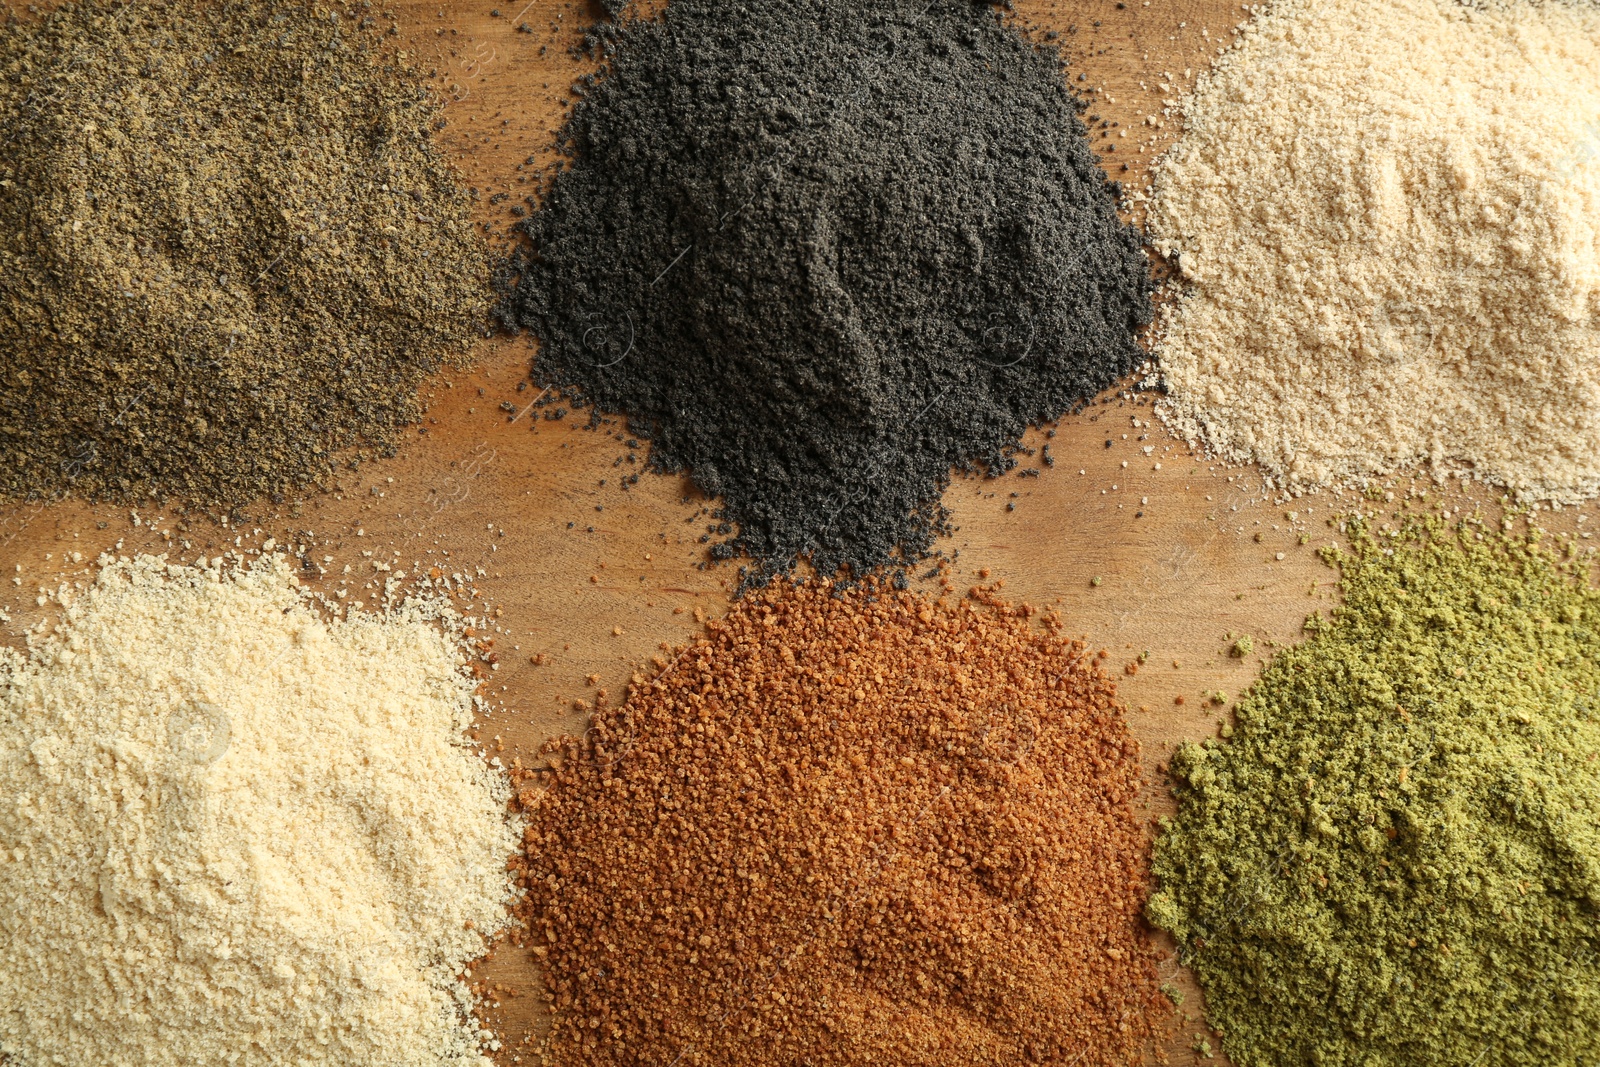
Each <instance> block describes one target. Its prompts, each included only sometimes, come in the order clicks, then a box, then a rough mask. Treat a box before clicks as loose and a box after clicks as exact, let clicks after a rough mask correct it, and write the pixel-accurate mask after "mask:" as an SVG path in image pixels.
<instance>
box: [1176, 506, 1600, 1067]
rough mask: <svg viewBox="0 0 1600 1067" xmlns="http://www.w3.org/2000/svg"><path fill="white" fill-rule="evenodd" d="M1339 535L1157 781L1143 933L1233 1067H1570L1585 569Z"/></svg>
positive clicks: (1390, 533) (1582, 1037)
mask: <svg viewBox="0 0 1600 1067" xmlns="http://www.w3.org/2000/svg"><path fill="white" fill-rule="evenodd" d="M1352 533H1353V535H1354V536H1353V548H1352V550H1351V552H1350V553H1348V554H1344V555H1339V554H1333V555H1332V557H1331V558H1333V559H1334V561H1335V562H1336V563H1338V565H1339V566H1340V567H1341V568H1342V571H1343V576H1342V588H1343V592H1344V598H1345V599H1344V605H1343V606H1342V607H1341V608H1339V609H1338V610H1337V611H1336V612H1335V613H1334V614H1333V616H1332V618H1331V619H1326V620H1320V621H1318V620H1316V619H1314V620H1313V624H1312V625H1311V626H1310V629H1311V635H1312V636H1311V637H1310V639H1309V640H1307V641H1306V642H1305V643H1304V644H1302V645H1300V646H1299V647H1297V648H1292V649H1289V650H1286V651H1284V652H1281V653H1279V654H1278V656H1277V657H1276V658H1275V659H1274V660H1273V661H1272V663H1271V664H1270V666H1268V668H1267V669H1266V671H1265V673H1264V674H1263V675H1262V677H1261V679H1260V680H1259V681H1258V682H1257V683H1256V685H1255V687H1254V688H1253V689H1252V690H1251V692H1250V693H1249V694H1247V696H1246V697H1245V699H1243V700H1242V701H1241V702H1240V704H1239V706H1238V708H1237V724H1236V726H1235V727H1234V732H1233V736H1232V740H1231V742H1229V743H1225V744H1219V743H1217V742H1215V741H1212V742H1207V743H1205V744H1203V745H1186V746H1184V747H1183V748H1182V749H1181V750H1180V751H1179V752H1178V753H1177V754H1176V755H1175V756H1174V758H1173V760H1172V775H1173V778H1174V781H1175V787H1176V790H1177V794H1178V800H1179V811H1178V815H1177V817H1176V819H1175V820H1174V821H1173V822H1172V823H1171V825H1170V826H1169V828H1168V829H1167V831H1166V833H1165V834H1164V835H1163V836H1162V837H1161V839H1160V841H1159V844H1158V848H1157V854H1156V860H1155V870H1156V874H1157V876H1158V878H1159V883H1160V892H1159V893H1158V894H1157V895H1156V897H1155V898H1154V899H1153V900H1152V902H1151V905H1150V916H1151V918H1152V919H1153V920H1154V921H1155V922H1156V923H1157V924H1158V925H1160V926H1163V927H1165V928H1166V929H1168V930H1170V931H1171V932H1172V933H1173V934H1174V935H1175V936H1176V937H1177V939H1178V941H1179V944H1180V947H1181V949H1182V954H1183V958H1184V959H1185V960H1186V962H1188V963H1189V964H1190V965H1191V966H1192V967H1193V968H1194V969H1195V971H1196V972H1197V973H1198V975H1199V978H1200V984H1201V986H1202V987H1203V989H1204V990H1205V994H1206V1008H1207V1012H1208V1014H1209V1016H1210V1021H1211V1023H1212V1025H1213V1026H1215V1027H1216V1028H1217V1029H1218V1030H1219V1031H1221V1032H1222V1033H1223V1034H1224V1035H1225V1036H1224V1038H1223V1043H1224V1046H1225V1048H1226V1050H1227V1052H1228V1055H1229V1056H1230V1057H1231V1058H1232V1060H1233V1062H1234V1063H1235V1064H1237V1065H1238V1067H1283V1065H1285V1064H1318V1065H1321V1067H1438V1065H1440V1064H1461V1065H1467V1064H1482V1065H1485V1067H1487V1065H1494V1067H1580V1065H1587V1064H1592V1063H1595V1062H1596V1061H1597V1058H1600V954H1597V953H1600V638H1597V636H1596V635H1597V634H1600V593H1597V592H1596V591H1595V590H1594V589H1593V588H1592V587H1590V585H1589V584H1588V581H1587V574H1588V563H1587V561H1582V562H1579V563H1577V564H1569V565H1565V566H1558V565H1557V564H1556V563H1555V561H1554V559H1553V558H1552V557H1549V556H1547V555H1544V554H1542V553H1541V552H1540V551H1539V550H1537V549H1536V548H1535V547H1534V546H1533V544H1531V543H1530V541H1529V540H1528V539H1526V538H1519V539H1511V538H1509V537H1506V538H1502V537H1501V535H1499V534H1490V533H1488V532H1486V531H1484V530H1483V529H1482V528H1480V527H1477V526H1476V525H1474V524H1470V523H1469V524H1466V525H1464V526H1463V527H1462V528H1461V530H1460V531H1459V533H1458V532H1457V531H1453V530H1449V529H1446V528H1445V527H1444V525H1443V524H1442V523H1440V522H1438V521H1437V520H1434V522H1433V523H1432V524H1431V525H1430V524H1428V523H1424V522H1421V521H1419V520H1411V521H1407V522H1404V523H1402V524H1401V526H1400V527H1399V528H1398V529H1397V528H1394V527H1385V528H1383V529H1380V530H1376V531H1374V530H1371V529H1370V528H1369V527H1368V526H1366V525H1365V524H1360V525H1356V526H1354V527H1353V528H1352ZM1391 553H1392V554H1391ZM1569 558H1570V557H1569Z"/></svg>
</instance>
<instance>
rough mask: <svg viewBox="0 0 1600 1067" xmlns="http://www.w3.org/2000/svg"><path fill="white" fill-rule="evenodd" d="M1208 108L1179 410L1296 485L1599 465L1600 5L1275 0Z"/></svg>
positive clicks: (1575, 476)
mask: <svg viewBox="0 0 1600 1067" xmlns="http://www.w3.org/2000/svg"><path fill="white" fill-rule="evenodd" d="M1185 117H1186V131H1185V133H1184V135H1183V137H1182V138H1181V140H1180V141H1179V142H1178V144H1177V145H1176V146H1175V147H1174V148H1173V149H1172V150H1171V152H1170V153H1169V154H1168V155H1167V156H1166V157H1165V158H1164V159H1163V160H1162V161H1161V162H1160V163H1159V164H1158V166H1157V169H1156V173H1155V180H1154V189H1153V202H1152V206H1151V212H1150V216H1149V225H1150V229H1151V233H1152V236H1153V239H1154V241H1155V243H1156V245H1157V247H1158V248H1159V249H1160V250H1161V251H1162V252H1164V253H1168V254H1176V255H1178V256H1179V257H1180V260H1179V263H1180V267H1181V271H1182V274H1183V278H1184V279H1185V282H1184V286H1183V287H1184V292H1183V295H1182V297H1181V300H1180V301H1179V302H1178V303H1177V305H1176V306H1175V307H1174V308H1173V309H1171V310H1170V312H1169V314H1168V316H1167V318H1166V321H1165V323H1164V326H1163V333H1162V336H1161V338H1160V341H1159V360H1160V371H1159V377H1160V379H1161V380H1162V382H1163V383H1164V384H1165V386H1166V388H1167V389H1168V390H1169V391H1170V399H1169V400H1168V401H1167V402H1166V404H1165V405H1164V407H1163V413H1164V415H1165V417H1166V418H1167V420H1168V422H1169V424H1171V425H1172V426H1173V427H1174V429H1175V430H1177V431H1178V432H1179V433H1180V434H1181V435H1183V436H1184V437H1186V438H1187V439H1189V440H1190V441H1192V442H1196V443H1199V444H1201V445H1203V446H1204V447H1205V448H1207V449H1208V450H1210V451H1212V452H1213V453H1215V454H1220V455H1221V456H1222V457H1224V458H1226V459H1230V460H1235V461H1255V462H1258V463H1260V464H1261V465H1262V466H1263V467H1264V468H1265V469H1266V471H1267V472H1268V473H1269V475H1271V476H1272V477H1273V478H1274V479H1276V480H1277V481H1278V482H1280V483H1287V484H1290V485H1298V486H1308V485H1317V484H1324V483H1330V482H1345V481H1359V480H1361V479H1362V478H1364V477H1365V476H1367V475H1371V474H1384V473H1388V472H1390V471H1393V470H1395V469H1398V468H1404V467H1412V466H1419V465H1425V464H1426V465H1431V466H1432V468H1433V469H1434V471H1435V472H1436V473H1470V474H1472V475H1473V476H1475V477H1479V478H1482V479H1485V480H1488V481H1492V482H1495V483H1497V484H1501V485H1504V486H1507V487H1510V488H1511V489H1513V490H1515V491H1516V492H1517V493H1518V494H1519V495H1521V496H1523V497H1525V498H1536V499H1537V498H1547V499H1554V500H1561V501H1572V500H1577V499H1580V498H1583V497H1586V496H1590V495H1593V494H1595V492H1596V491H1597V490H1600V7H1597V6H1596V5H1594V4H1592V3H1562V2H1549V3H1533V2H1512V3H1499V2H1496V3H1479V4H1477V5H1474V6H1472V7H1468V6H1465V5H1463V4H1460V3H1457V2H1455V0H1286V2H1281V3H1274V4H1270V5H1268V6H1267V7H1266V9H1265V11H1264V13H1262V14H1260V15H1259V16H1258V17H1257V18H1256V19H1255V20H1254V21H1253V22H1252V24H1251V26H1250V27H1249V28H1248V29H1247V31H1246V32H1245V34H1244V35H1243V37H1242V38H1241V40H1240V42H1239V43H1238V44H1237V45H1235V46H1234V47H1233V48H1232V49H1231V50H1230V51H1229V52H1228V53H1227V54H1226V55H1225V56H1224V57H1222V58H1221V59H1220V60H1219V63H1218V66H1217V68H1216V69H1215V70H1214V71H1213V72H1212V73H1211V74H1210V75H1209V76H1207V77H1205V78H1203V79H1202V80H1201V83H1200V85H1199V87H1198V89H1197V91H1196V94H1195V96H1194V97H1193V98H1192V100H1190V101H1189V103H1188V104H1187V106H1186V109H1185Z"/></svg>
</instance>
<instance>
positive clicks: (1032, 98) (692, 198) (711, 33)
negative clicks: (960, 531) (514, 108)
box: [499, 0, 1151, 578]
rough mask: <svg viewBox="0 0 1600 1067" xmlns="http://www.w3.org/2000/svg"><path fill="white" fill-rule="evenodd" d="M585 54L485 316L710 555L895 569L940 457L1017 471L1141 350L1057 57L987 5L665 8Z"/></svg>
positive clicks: (927, 517)
mask: <svg viewBox="0 0 1600 1067" xmlns="http://www.w3.org/2000/svg"><path fill="white" fill-rule="evenodd" d="M591 41H592V42H593V43H594V45H595V46H596V47H597V49H598V50H599V51H600V52H601V53H602V55H603V57H604V67H603V69H602V70H601V71H600V73H599V74H598V75H597V76H596V77H595V78H594V79H593V80H591V81H588V82H586V83H584V84H583V85H582V86H581V89H582V92H583V99H582V100H580V101H579V102H578V103H577V104H576V105H575V106H574V108H573V113H572V117H571V119H570V120H569V122H568V123H567V125H566V126H565V128H564V129H563V131H562V147H563V150H564V151H565V152H566V153H567V154H568V155H569V156H570V157H571V159H570V166H568V167H566V168H564V169H563V170H562V171H561V172H560V173H559V174H557V175H556V176H555V178H554V179H553V180H552V182H551V184H550V186H549V189H548V191H547V193H546V195H545V197H544V201H543V206H542V209H541V210H540V211H538V212H536V213H535V214H534V215H532V216H531V217H530V218H528V219H527V220H526V221H525V222H524V223H523V224H522V229H523V230H524V231H525V233H526V235H527V237H528V238H529V246H528V248H527V249H526V250H525V251H523V252H522V253H520V254H519V256H518V257H517V258H516V259H515V260H514V261H513V262H512V263H511V264H509V265H508V266H507V268H506V270H505V271H504V273H503V276H502V278H501V288H502V303H501V306H500V312H499V313H500V315H501V317H502V318H503V320H504V321H505V322H506V323H507V324H509V325H511V326H513V327H521V328H526V329H527V330H529V331H530V332H531V333H532V334H533V335H534V337H536V338H537V339H538V341H539V342H540V351H539V354H538V357H537V359H536V361H535V365H534V375H535V378H536V379H537V380H538V381H539V383H540V384H541V385H550V386H554V387H556V388H557V389H558V390H559V391H560V392H561V393H562V394H563V395H565V396H567V397H570V398H578V399H581V400H583V401H585V402H588V403H590V404H592V405H593V406H594V408H595V409H597V411H603V412H614V413H622V414H625V415H626V416H627V417H628V419H629V422H630V429H631V430H632V431H633V432H634V433H637V434H640V435H642V436H646V437H648V438H650V439H651V442H652V450H651V455H650V459H651V463H652V465H653V466H654V467H655V468H656V469H659V470H662V471H677V470H685V469H686V470H687V471H688V472H689V474H690V476H691V477H692V478H693V480H694V481H695V482H696V483H697V484H698V485H699V486H700V487H701V488H702V489H703V490H705V491H706V492H707V493H708V494H711V495H713V496H717V495H720V496H721V497H722V498H723V512H722V516H723V518H724V519H725V520H726V522H727V524H728V526H725V527H724V529H729V530H731V528H732V527H733V526H735V525H736V526H737V532H736V534H735V536H733V537H732V538H730V539H729V540H727V541H725V542H723V543H721V544H718V545H716V546H714V549H713V554H714V555H715V556H716V557H717V558H729V557H733V556H736V555H739V554H741V553H747V554H748V555H750V556H751V557H753V558H754V560H755V562H756V564H757V566H756V567H755V568H754V572H753V576H754V577H756V578H760V577H765V576H767V575H770V574H772V573H776V572H781V571H784V570H786V569H787V568H788V567H789V566H790V565H791V564H792V563H793V562H794V561H795V560H796V559H797V558H800V557H808V558H810V559H811V561H812V562H813V563H814V564H815V565H816V567H817V568H818V569H819V570H820V571H822V572H824V573H833V572H834V571H836V570H837V569H838V568H840V567H849V568H852V569H854V570H856V571H858V572H859V571H864V570H866V569H868V568H871V567H875V566H878V565H883V564H895V563H902V564H903V563H905V562H908V561H910V560H912V559H914V558H915V557H916V556H918V555H919V554H921V553H922V552H924V551H925V550H927V549H928V548H929V546H930V545H931V543H932V541H933V539H934V538H935V537H936V536H937V535H938V534H939V533H940V532H941V531H942V530H943V529H944V528H945V513H944V510H943V508H942V506H941V504H940V501H939V497H940V494H941V492H942V490H943V488H944V487H945V485H946V484H947V483H948V480H949V477H950V472H951V469H952V468H954V469H957V470H961V471H970V470H976V469H986V470H987V471H989V472H990V473H1000V472H1003V471H1005V470H1007V469H1009V468H1010V467H1011V466H1012V465H1013V463H1014V453H1015V451H1016V449H1017V448H1018V440H1019V437H1020V435H1021V434H1022V433H1023V431H1024V430H1025V429H1026V428H1027V427H1028V426H1029V425H1030V424H1037V423H1041V422H1046V421H1050V420H1053V419H1056V418H1058V417H1060V416H1061V415H1063V414H1064V413H1066V412H1068V411H1070V410H1071V409H1072V408H1073V407H1074V406H1075V405H1077V404H1079V403H1080V402H1082V401H1083V400H1085V399H1087V398H1089V397H1092V396H1093V395H1094V394H1095V393H1097V392H1099V391H1100V390H1102V389H1104V388H1105V387H1106V386H1107V385H1108V384H1110V383H1111V382H1113V381H1114V380H1115V379H1117V378H1118V377H1120V376H1121V375H1124V374H1126V373H1127V372H1129V371H1130V370H1131V369H1132V368H1133V366H1134V364H1135V362H1136V361H1137V360H1138V359H1139V358H1140V349H1139V348H1138V346H1137V344H1136V341H1135V332H1136V330H1137V329H1138V328H1139V327H1140V326H1142V325H1143V324H1145V323H1146V322H1148V321H1149V319H1150V315H1151V311H1150V302H1149V297H1150V288H1151V286H1150V281H1149V279H1148V267H1147V263H1146V260H1145V257H1144V255H1143V254H1142V252H1141V251H1140V242H1139V240H1138V238H1137V237H1136V236H1135V234H1134V232H1133V230H1132V229H1131V228H1129V227H1128V226H1126V225H1124V224H1123V223H1121V222H1120V221H1119V220H1118V218H1117V215H1116V212H1115V205H1114V192H1115V189H1114V187H1112V186H1111V185H1110V184H1109V183H1108V182H1107V181H1106V178H1105V175H1104V174H1103V172H1101V171H1100V169H1099V168H1098V166H1097V164H1096V162H1095V159H1094V157H1093V155H1092V153H1091V152H1090V149H1089V144H1088V141H1087V135H1086V131H1085V129H1084V127H1083V125H1082V123H1081V122H1080V120H1079V118H1078V104H1077V102H1076V100H1075V98H1074V97H1073V95H1072V94H1071V92H1070V91H1069V89H1068V88H1067V85H1066V82H1065V78H1064V74H1063V68H1062V63H1061V60H1060V58H1059V56H1058V54H1057V53H1056V52H1055V51H1054V50H1053V49H1048V48H1041V47H1038V46H1036V45H1034V44H1033V43H1030V42H1029V41H1028V40H1027V39H1026V38H1025V37H1024V36H1023V35H1022V34H1021V33H1019V32H1018V31H1017V30H1015V29H1013V28H1011V27H1009V26H1008V25H1006V24H1005V23H1004V22H1002V20H1001V14H1000V12H999V11H998V10H997V9H996V8H995V7H993V6H991V5H989V4H984V3H977V2H973V0H933V2H932V3H930V2H929V0H770V2H762V3H748V4H746V3H733V4H730V3H727V2H726V0H672V2H671V3H670V4H669V5H668V6H667V8H666V10H665V12H664V14H662V15H661V16H659V17H657V18H654V19H649V20H646V19H639V18H627V17H624V18H622V19H621V20H620V21H617V22H612V23H606V24H603V25H601V26H598V27H596V28H595V30H594V32H593V34H592V35H591ZM751 576H752V575H751V574H747V578H749V577H751Z"/></svg>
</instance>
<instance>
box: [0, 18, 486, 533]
mask: <svg viewBox="0 0 1600 1067" xmlns="http://www.w3.org/2000/svg"><path fill="white" fill-rule="evenodd" d="M195 7H196V5H188V4H165V3H156V2H151V0H138V2H134V3H110V2H105V0H95V2H91V3H83V4H75V5H67V6H64V7H62V8H60V9H59V10H57V11H56V12H54V13H53V14H50V15H48V16H45V17H43V18H39V19H32V20H25V21H18V20H13V21H10V22H6V23H4V24H3V25H0V493H5V494H8V495H11V496H14V497H30V498H32V497H43V498H52V497H58V496H61V495H63V494H65V493H68V492H75V493H78V494H81V495H83V496H87V497H90V498H100V499H112V500H120V501H133V500H137V499H140V498H143V497H147V496H150V495H158V496H161V497H164V498H169V497H170V498H175V499H177V500H179V501H184V502H192V503H196V504H203V505H219V504H220V505H226V504H233V503H238V502H242V501H245V500H249V499H253V498H257V497H260V496H263V495H269V494H272V495H276V494H282V493H286V492H287V493H293V492H295V491H297V490H300V489H303V488H309V487H313V486H315V485H317V484H319V483H323V482H325V481H326V480H327V479H328V477H329V475H330V473H331V472H332V470H333V469H334V468H335V465H336V464H337V463H339V462H340V461H342V460H344V459H346V458H352V457H354V456H357V455H360V454H362V453H367V452H373V451H376V452H382V451H385V450H388V449H389V448H390V447H391V446H392V444H393V442H394V440H395V437H396V434H397V433H398V431H399V430H400V429H401V428H402V427H403V426H405V425H406V424H407V423H409V422H411V421H413V420H414V419H415V418H416V417H417V415H418V414H419V410H418V402H417V398H416V390H417V385H418V383H419V382H420V381H421V379H422V378H423V377H424V376H425V375H426V374H427V373H429V372H430V371H432V370H434V369H436V368H437V367H438V366H439V365H440V362H441V360H442V359H444V358H446V357H449V356H452V355H454V354H455V353H457V352H459V351H461V350H463V349H464V348H465V346H466V344H467V342H468V341H469V340H470V339H471V338H472V337H473V336H474V334H475V332H476V331H477V330H478V329H479V328H480V323H481V322H482V321H483V320H484V316H485V314H486V303H487V301H486V299H485V296H484V293H485V291H486V288H487V257H486V254H485V251H484V249H483V248H482V247H481V243H480V241H479V239H478V238H477V236H476V235H475V234H474V232H473V231H472V229H471V224H470V222H469V219H468V207H469V199H468V196H467V194H466V193H465V192H464V191H463V190H461V189H460V188H458V186H457V185H456V184H455V180H454V176H453V175H452V173H451V172H450V170H449V168H448V167H447V166H446V165H445V164H444V161H443V158H442V156H441V154H440V152H439V151H438V149H437V148H435V147H434V146H433V145H432V144H431V143H430V141H429V136H430V134H431V132H432V130H433V128H434V126H435V123H436V122H437V121H438V114H437V109H436V107H435V106H434V104H433V103H432V102H431V101H430V99H429V97H428V96H427V94H426V93H425V91H424V90H423V88H422V87H421V85H420V84H419V83H418V82H417V81H416V80H415V79H414V78H412V77H411V76H410V74H409V72H408V71H406V70H404V69H402V68H401V67H400V66H398V65H397V62H396V60H395V59H394V58H393V55H392V50H389V49H387V48H386V47H385V46H386V44H387V42H384V41H382V40H381V38H380V34H382V33H384V32H385V31H387V30H391V29H392V28H391V27H389V26H388V24H387V23H379V22H376V21H375V20H373V19H371V18H363V17H359V15H360V13H359V12H358V13H357V16H351V15H349V14H344V15H341V14H339V13H338V12H336V11H334V10H332V9H323V8H312V7H310V6H306V5H301V4H297V3H268V2H265V0H262V2H242V3H241V2H235V3H223V4H219V5H205V6H204V8H203V10H196V9H195ZM352 450H355V451H352Z"/></svg>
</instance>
